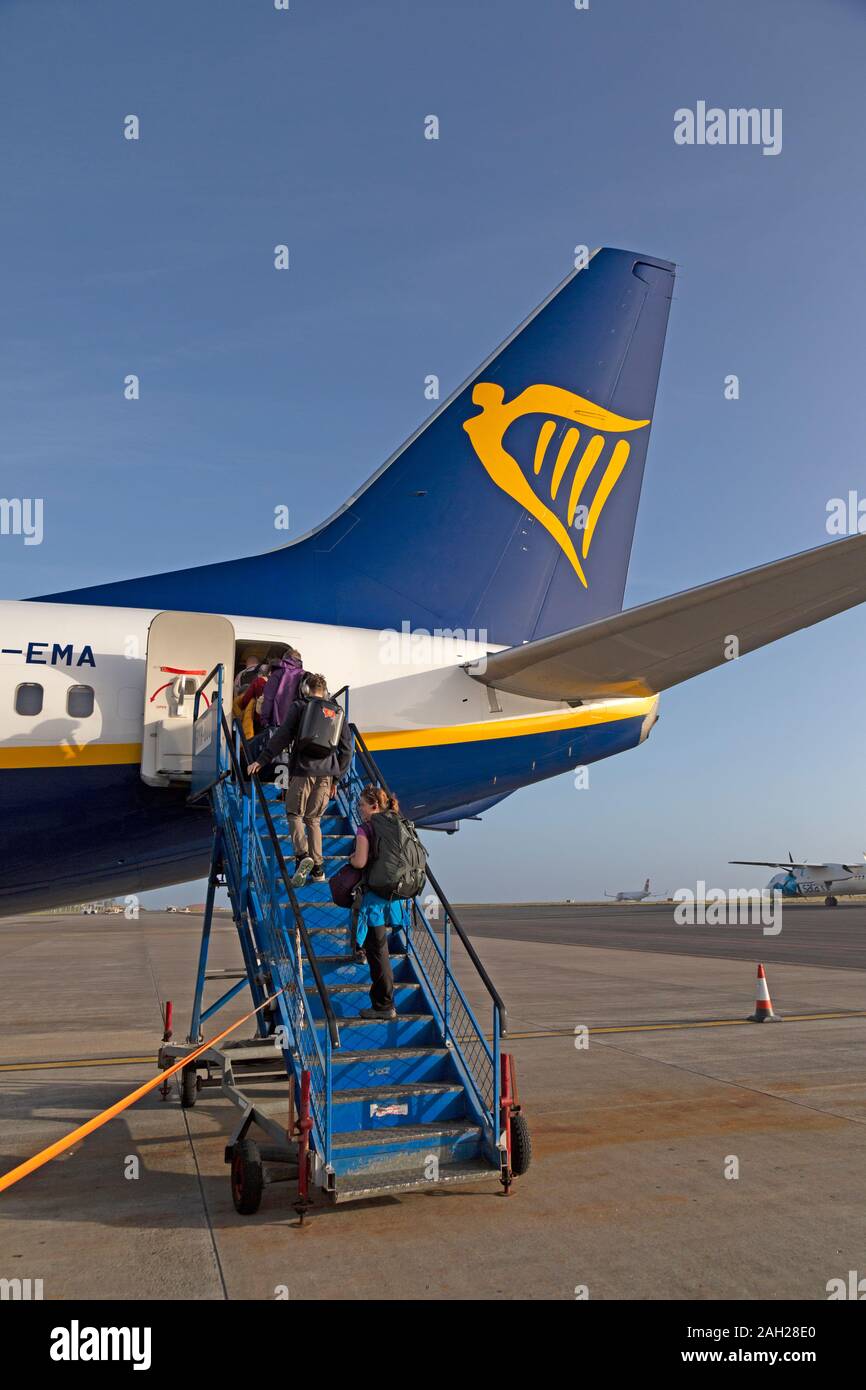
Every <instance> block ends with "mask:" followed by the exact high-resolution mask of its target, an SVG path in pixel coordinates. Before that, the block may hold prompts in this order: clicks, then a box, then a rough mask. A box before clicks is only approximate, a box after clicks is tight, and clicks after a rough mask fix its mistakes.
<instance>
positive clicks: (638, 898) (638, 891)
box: [604, 879, 653, 903]
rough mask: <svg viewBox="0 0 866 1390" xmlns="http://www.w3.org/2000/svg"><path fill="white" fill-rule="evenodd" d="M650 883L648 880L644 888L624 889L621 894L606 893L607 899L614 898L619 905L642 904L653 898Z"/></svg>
mask: <svg viewBox="0 0 866 1390" xmlns="http://www.w3.org/2000/svg"><path fill="white" fill-rule="evenodd" d="M649 885H650V881H649V879H647V881H646V883H645V884H644V886H643V888H623V889H622V890H621V891H620V892H619V893H605V895H604V896H605V897H606V898H613V899H614V900H615V901H616V902H618V903H642V902H643V900H644V898H651V897H652V896H653V894H652V893H651V892H650V886H649Z"/></svg>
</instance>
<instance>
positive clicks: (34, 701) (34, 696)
mask: <svg viewBox="0 0 866 1390" xmlns="http://www.w3.org/2000/svg"><path fill="white" fill-rule="evenodd" d="M44 693H45V692H44V691H43V689H42V686H41V685H37V684H36V682H35V681H25V682H24V684H23V685H19V687H18V689H17V690H16V691H15V713H16V714H30V715H33V714H41V713H42V697H43V695H44Z"/></svg>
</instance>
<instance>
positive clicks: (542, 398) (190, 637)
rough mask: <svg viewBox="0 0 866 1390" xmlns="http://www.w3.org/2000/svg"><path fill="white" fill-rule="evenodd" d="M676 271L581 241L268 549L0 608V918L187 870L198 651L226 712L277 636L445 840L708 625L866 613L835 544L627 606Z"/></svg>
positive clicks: (764, 628)
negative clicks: (344, 708) (332, 695)
mask: <svg viewBox="0 0 866 1390" xmlns="http://www.w3.org/2000/svg"><path fill="white" fill-rule="evenodd" d="M674 276H675V266H674V264H673V263H672V262H670V261H665V260H660V259H657V258H654V257H652V256H648V255H642V254H640V253H637V252H630V251H625V250H616V249H612V248H603V249H601V250H598V251H596V252H594V253H593V255H592V257H591V259H590V261H589V263H588V264H587V265H586V266H584V267H583V268H582V269H578V270H574V271H572V272H571V273H570V274H569V275H568V276H567V277H566V279H565V280H563V281H562V283H561V284H560V285H559V286H558V287H557V288H556V289H554V290H553V291H552V293H551V294H549V295H548V296H547V298H546V299H545V300H544V301H543V302H542V303H541V304H540V305H539V306H538V307H537V308H536V309H535V310H534V311H533V312H532V313H531V314H530V315H529V316H528V317H527V318H526V319H525V320H524V321H523V322H522V323H521V324H520V325H519V326H518V328H517V329H515V331H514V332H513V333H512V334H510V335H509V337H508V338H507V339H506V340H505V341H504V342H503V343H502V344H501V345H500V346H499V347H498V348H496V349H495V350H494V352H493V353H491V354H490V356H489V357H487V358H486V359H485V361H484V362H483V363H482V364H481V366H480V367H479V368H478V370H477V371H475V372H473V373H472V375H471V376H470V377H469V378H468V379H467V381H465V382H464V383H463V384H462V385H461V386H459V387H458V388H457V389H456V390H455V391H454V392H453V393H452V394H451V395H450V396H449V397H448V398H447V399H446V400H444V401H443V402H442V403H441V404H440V405H439V406H438V408H437V409H436V410H435V412H434V413H433V415H432V416H431V417H430V418H429V419H428V420H427V421H426V422H425V423H424V424H423V425H422V426H420V427H419V429H418V430H417V431H416V432H415V433H414V434H413V435H412V436H411V437H410V438H409V439H408V440H407V442H406V443H405V444H404V445H402V447H400V448H399V449H398V450H397V451H396V452H395V453H394V454H393V455H392V456H391V457H390V458H389V459H387V460H386V462H385V463H384V464H383V465H382V466H381V467H380V468H379V469H378V471H377V472H375V473H374V474H373V475H372V477H371V478H370V479H369V480H368V481H367V482H366V483H365V484H363V486H361V487H360V488H359V489H358V490H357V491H356V492H355V493H354V494H353V495H352V496H351V497H350V498H349V499H348V501H346V502H345V503H344V504H343V505H342V506H341V507H339V508H338V509H337V510H336V511H335V512H334V513H333V514H332V515H331V516H330V517H329V518H328V519H327V520H325V521H324V522H322V523H321V524H320V525H319V526H317V527H316V528H315V529H313V530H312V531H310V532H309V533H307V534H305V535H303V536H301V537H299V538H298V539H297V540H295V541H293V542H291V543H290V544H287V545H283V546H281V547H279V548H277V549H275V550H272V551H270V552H268V553H266V554H260V555H252V556H246V557H242V558H238V559H232V560H216V561H214V562H213V563H210V564H205V565H200V566H197V567H194V568H180V569H174V570H169V571H167V572H163V573H156V574H150V575H145V576H143V577H140V578H133V579H122V580H118V581H116V582H108V583H100V584H95V585H91V586H88V587H85V588H73V589H66V590H63V591H61V592H54V593H43V594H40V595H38V596H36V597H34V598H31V599H26V600H21V601H9V602H4V603H2V604H0V824H2V827H3V830H2V840H3V846H2V862H0V915H9V914H10V913H18V912H29V911H33V910H35V909H38V908H42V907H50V906H53V905H60V904H63V903H67V902H70V901H81V900H82V899H84V898H87V897H109V896H115V895H118V894H130V893H139V892H142V891H145V890H149V889H154V888H160V887H165V886H168V885H171V884H177V883H183V882H188V881H190V880H193V879H201V878H203V877H204V876H206V874H207V871H208V866H209V862H210V849H211V826H210V818H209V816H208V814H207V809H206V808H205V807H201V806H199V807H198V808H195V807H192V806H190V805H189V804H188V801H187V797H188V790H189V782H190V764H191V756H192V722H191V721H192V704H193V698H194V692H195V688H196V685H197V684H198V683H200V682H202V681H203V680H204V677H205V676H206V675H207V674H208V673H210V672H211V671H212V669H213V668H214V667H216V665H217V664H218V663H222V665H223V667H224V669H225V671H226V672H227V674H228V677H229V678H228V679H227V680H226V682H225V686H224V690H223V700H224V708H225V710H226V714H227V717H229V718H230V717H231V695H232V690H231V687H232V684H233V682H232V679H231V677H232V675H233V673H234V671H235V670H236V669H242V668H243V667H244V666H245V665H246V662H247V660H251V659H252V658H258V659H267V658H271V657H273V656H274V655H275V654H279V653H280V652H282V651H284V650H285V648H286V647H287V646H288V645H289V644H291V645H292V646H294V647H296V648H297V649H298V650H299V651H300V652H301V653H302V656H303V659H304V664H305V666H306V668H307V669H308V670H319V671H323V672H325V674H326V675H327V676H328V678H329V679H330V681H331V686H332V689H333V688H334V687H335V686H342V685H344V684H345V685H347V686H348V687H349V696H348V699H349V705H350V708H349V718H350V719H351V720H352V722H354V723H355V725H356V726H357V727H358V728H359V730H360V731H361V732H362V733H363V735H364V737H365V739H366V741H367V744H368V746H369V748H370V750H371V752H372V754H373V756H374V757H375V759H376V760H377V762H378V764H379V766H380V768H381V770H382V773H383V775H384V777H385V778H386V780H387V781H388V782H389V783H390V784H391V785H392V786H393V788H394V789H395V791H396V792H397V793H398V795H399V796H400V799H401V803H402V807H403V809H404V811H405V813H406V814H407V815H408V816H409V817H411V818H412V819H413V820H414V821H415V822H416V823H417V824H418V825H419V826H421V827H429V828H433V829H453V828H455V827H456V826H457V825H459V823H460V822H461V821H462V820H464V819H468V818H471V817H476V816H478V815H481V814H482V813H484V812H486V811H487V810H489V809H490V808H491V807H493V806H495V805H497V804H498V803H499V802H501V801H502V800H503V799H504V798H505V797H507V796H510V795H511V794H512V793H514V792H515V791H517V790H518V789H520V788H522V787H525V786H528V785H530V784H533V783H537V782H540V781H542V780H544V779H546V778H550V777H555V776H556V775H558V774H560V773H563V772H565V771H568V770H573V769H574V768H575V767H584V766H586V765H588V764H589V763H591V762H596V761H598V760H600V759H602V758H607V757H611V756H613V755H614V754H618V753H622V752H625V751H626V750H628V749H632V748H636V747H638V746H639V745H640V744H642V743H643V742H644V741H645V740H646V738H647V737H648V736H649V734H650V731H651V730H652V728H653V726H654V724H655V723H656V720H657V718H658V703H659V694H660V692H662V691H664V690H667V689H668V688H670V687H671V686H674V685H676V684H678V683H679V682H681V681H685V680H687V679H689V678H690V677H692V676H696V675H699V674H700V673H702V672H704V671H709V670H712V669H714V668H715V667H718V666H721V665H722V664H727V656H728V654H729V648H728V647H727V646H726V642H727V639H728V636H729V634H731V633H737V634H738V635H739V638H740V653H741V655H742V654H745V653H747V652H749V651H751V650H754V649H756V648H758V647H761V646H763V645H765V644H766V643H768V642H771V641H774V640H776V639H777V638H779V637H782V636H784V635H786V634H787V633H792V632H796V631H798V630H799V629H801V628H804V627H808V626H810V625H811V624H812V623H816V622H819V621H820V620H821V619H823V618H826V617H829V616H831V615H832V614H835V613H840V612H843V611H844V610H846V609H848V608H851V607H853V606H854V605H855V604H859V603H861V602H863V600H864V599H866V550H864V546H866V536H859V535H857V536H853V537H851V538H846V539H842V540H838V541H833V542H831V543H829V544H827V545H824V546H821V547H819V548H817V549H815V550H810V551H806V552H803V553H801V554H798V555H794V556H790V557H788V558H786V559H783V560H776V561H774V562H772V563H770V564H765V565H763V566H760V567H759V568H756V569H752V570H748V571H745V572H743V573H741V574H736V575H734V576H732V577H729V578H726V579H721V580H718V581H715V582H713V583H710V584H704V585H701V586H700V587H698V588H693V589H690V590H686V591H685V592H682V593H679V594H674V595H671V596H668V597H666V598H663V599H660V600H656V601H654V602H651V603H645V604H642V605H641V606H639V607H636V608H632V609H629V610H626V611H623V595H624V591H625V583H626V576H627V570H628V563H629V555H630V551H631V544H632V537H633V534H634V527H635V520H636V516H637V509H638V503H639V497H640V491H641V484H642V480H643V473H644V464H645V460H646V454H647V445H648V441H649V434H650V428H651V423H652V417H653V414H654V410H655V398H656V388H657V383H658V377H659V371H660V367H661V358H662V351H663V346H664V339H665V334H666V331H667V324H668V315H669V309H670V304H671V297H672V293H673V286H674ZM296 481H297V482H298V483H299V484H300V483H302V480H301V479H298V480H296ZM317 481H319V480H317ZM233 505H234V504H233ZM229 518H230V513H227V514H226V529H227V530H228V529H229V526H230V520H229ZM206 693H207V692H206Z"/></svg>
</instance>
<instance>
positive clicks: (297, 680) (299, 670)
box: [261, 656, 304, 728]
mask: <svg viewBox="0 0 866 1390" xmlns="http://www.w3.org/2000/svg"><path fill="white" fill-rule="evenodd" d="M303 674H304V668H303V666H302V665H301V664H300V662H299V661H295V660H294V658H293V657H291V656H284V657H283V659H282V661H281V662H280V664H279V666H277V668H276V669H275V670H274V671H272V672H271V674H270V676H269V677H268V683H267V685H266V686H265V693H264V695H263V696H262V710H261V721H262V724H263V725H264V727H265V728H268V727H269V726H271V725H274V724H282V722H283V720H284V719H285V718H286V716H287V714H288V712H289V710H290V709H291V707H292V704H293V703H294V701H295V699H296V697H297V694H298V687H299V686H300V684H301V677H302V676H303Z"/></svg>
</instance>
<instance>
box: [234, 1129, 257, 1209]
mask: <svg viewBox="0 0 866 1390" xmlns="http://www.w3.org/2000/svg"><path fill="white" fill-rule="evenodd" d="M231 1182H232V1201H233V1202H234V1204H235V1211H236V1212H238V1213H239V1214H240V1215H241V1216H252V1215H253V1214H254V1213H255V1212H257V1211H258V1209H259V1207H260V1206H261V1204H262V1192H263V1191H264V1186H265V1175H264V1172H263V1170H262V1156H261V1154H260V1153H259V1146H258V1144H256V1143H255V1142H254V1141H253V1140H252V1139H242V1140H241V1142H240V1143H239V1144H235V1151H234V1154H233V1155H232V1168H231Z"/></svg>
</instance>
